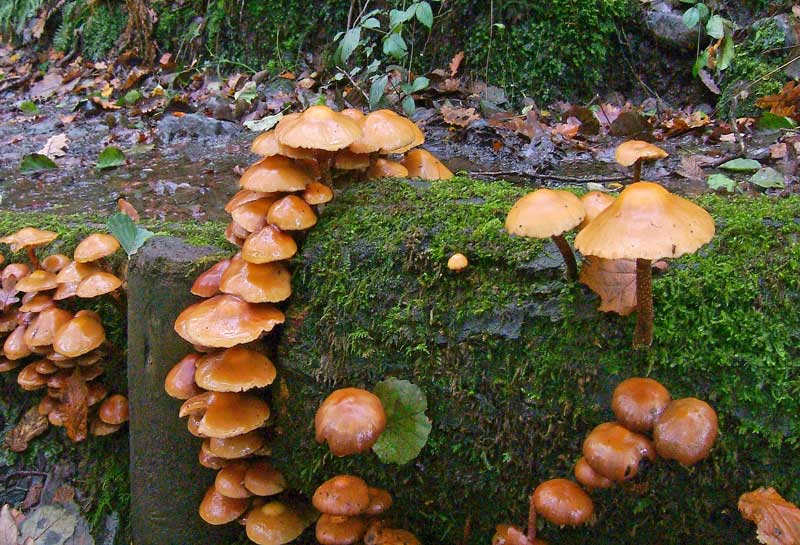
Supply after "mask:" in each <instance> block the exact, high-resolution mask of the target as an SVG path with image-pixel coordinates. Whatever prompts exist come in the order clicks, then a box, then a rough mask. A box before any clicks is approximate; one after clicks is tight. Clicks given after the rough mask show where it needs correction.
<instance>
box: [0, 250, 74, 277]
mask: <svg viewBox="0 0 800 545" xmlns="http://www.w3.org/2000/svg"><path fill="white" fill-rule="evenodd" d="M71 261H72V260H71V259H70V258H68V257H67V256H65V255H64V254H50V255H49V256H47V257H45V258H44V259H43V260H42V263H41V265H42V268H43V269H44V270H46V271H47V272H49V273H53V274H57V273H58V271H60V270H61V269H63V268H64V267H66V266H67V265H69V264H70V262H71ZM0 263H2V261H0Z"/></svg>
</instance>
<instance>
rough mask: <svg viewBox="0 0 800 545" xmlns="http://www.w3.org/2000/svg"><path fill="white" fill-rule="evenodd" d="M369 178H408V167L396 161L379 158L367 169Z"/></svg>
mask: <svg viewBox="0 0 800 545" xmlns="http://www.w3.org/2000/svg"><path fill="white" fill-rule="evenodd" d="M367 178H369V179H370V180H378V179H380V178H408V169H407V168H406V167H404V166H403V165H401V164H400V163H398V162H396V161H389V160H388V159H378V160H377V161H375V163H374V164H373V165H372V166H370V167H369V170H367Z"/></svg>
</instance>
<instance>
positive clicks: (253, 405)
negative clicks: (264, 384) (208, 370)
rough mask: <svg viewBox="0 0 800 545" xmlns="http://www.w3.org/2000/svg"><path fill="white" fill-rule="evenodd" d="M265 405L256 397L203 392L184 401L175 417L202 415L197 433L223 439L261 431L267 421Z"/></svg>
mask: <svg viewBox="0 0 800 545" xmlns="http://www.w3.org/2000/svg"><path fill="white" fill-rule="evenodd" d="M269 413H270V411H269V405H267V404H266V402H264V401H262V400H261V399H259V398H258V397H255V396H253V395H249V394H239V393H231V392H205V393H202V394H199V395H196V396H194V397H190V398H189V399H187V400H186V401H185V402H184V403H183V405H182V406H181V409H180V412H179V416H180V417H181V418H183V417H184V416H188V415H190V414H198V415H202V417H201V418H200V422H199V425H198V428H197V429H198V431H199V433H201V434H203V435H205V436H207V437H219V438H227V437H234V436H236V435H241V434H243V433H247V432H249V431H252V430H255V429H257V428H259V427H261V426H262V425H263V424H264V422H266V421H267V418H269Z"/></svg>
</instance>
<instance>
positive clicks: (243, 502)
mask: <svg viewBox="0 0 800 545" xmlns="http://www.w3.org/2000/svg"><path fill="white" fill-rule="evenodd" d="M247 503H248V502H247V499H243V498H239V499H237V498H228V497H226V496H223V495H222V494H220V493H219V492H217V489H216V488H214V487H213V486H212V487H211V488H209V489H208V490H207V491H206V495H205V496H204V497H203V501H202V502H201V503H200V509H199V513H200V518H202V519H203V520H204V521H206V522H207V523H208V524H212V525H220V524H227V523H229V522H233V521H234V520H236V519H238V518H239V517H240V516H242V515H243V514H244V512H245V511H247Z"/></svg>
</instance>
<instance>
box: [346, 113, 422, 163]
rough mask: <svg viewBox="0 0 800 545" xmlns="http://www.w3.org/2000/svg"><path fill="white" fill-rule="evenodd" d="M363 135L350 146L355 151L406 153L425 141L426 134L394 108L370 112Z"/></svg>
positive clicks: (363, 124) (364, 124)
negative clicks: (393, 109)
mask: <svg viewBox="0 0 800 545" xmlns="http://www.w3.org/2000/svg"><path fill="white" fill-rule="evenodd" d="M361 128H362V130H363V135H362V136H361V138H359V139H358V140H357V141H355V142H354V143H353V144H352V145H351V146H350V148H349V149H350V151H352V152H353V153H372V154H375V153H380V154H384V155H385V154H390V153H405V152H407V151H408V150H410V149H411V148H414V147H416V146H420V145H422V144H423V143H425V135H423V134H422V131H420V130H419V127H417V126H416V125H415V124H414V122H413V121H411V120H410V119H406V118H405V117H402V116H400V115H398V114H396V113H395V112H393V111H392V110H377V111H374V112H371V113H370V114H368V115H367V116H366V117H365V118H364V121H363V122H362V124H361Z"/></svg>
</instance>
